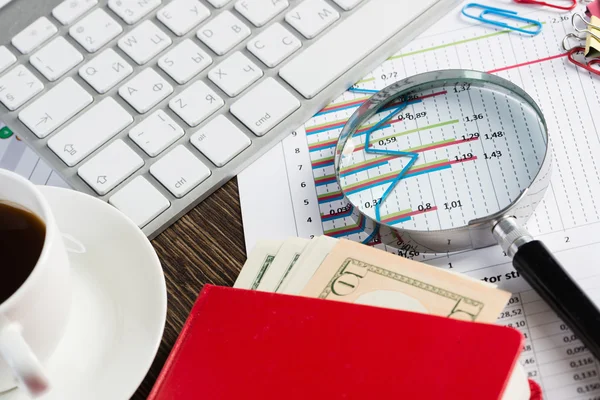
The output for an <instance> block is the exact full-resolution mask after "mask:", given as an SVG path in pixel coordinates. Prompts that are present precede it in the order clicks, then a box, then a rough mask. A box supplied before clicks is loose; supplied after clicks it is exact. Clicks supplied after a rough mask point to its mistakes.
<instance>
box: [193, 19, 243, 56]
mask: <svg viewBox="0 0 600 400" xmlns="http://www.w3.org/2000/svg"><path fill="white" fill-rule="evenodd" d="M196 36H198V39H200V40H202V41H203V42H204V44H206V45H207V46H208V47H210V48H211V50H212V51H214V52H215V53H217V54H218V55H220V56H222V55H223V54H225V53H227V52H228V51H229V50H231V49H233V48H234V47H235V45H237V44H238V43H240V42H241V41H242V40H244V39H246V38H247V37H248V36H250V28H248V26H246V25H245V24H244V23H243V22H242V21H240V19H239V18H237V17H236V16H234V15H233V14H232V13H231V12H229V11H223V12H222V13H221V14H219V15H217V16H216V17H215V18H214V19H212V20H211V21H209V22H208V23H207V24H206V25H204V26H203V27H201V28H200V30H199V31H198V32H197V33H196Z"/></svg>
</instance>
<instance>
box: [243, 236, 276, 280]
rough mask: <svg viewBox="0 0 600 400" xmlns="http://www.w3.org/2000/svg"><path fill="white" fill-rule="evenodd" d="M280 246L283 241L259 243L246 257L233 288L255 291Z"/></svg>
mask: <svg viewBox="0 0 600 400" xmlns="http://www.w3.org/2000/svg"><path fill="white" fill-rule="evenodd" d="M282 244H283V241H279V240H261V241H259V242H258V243H257V244H256V246H255V247H254V249H252V252H251V253H250V255H249V256H248V259H247V260H246V263H245V264H244V266H243V267H242V271H241V272H240V275H239V276H238V278H237V280H236V281H235V284H234V285H233V287H235V288H240V289H251V290H256V289H257V288H258V286H259V285H260V282H261V281H262V279H263V278H264V276H265V274H266V273H267V271H268V270H269V268H270V267H271V265H273V262H274V261H275V257H276V256H277V252H278V251H279V248H280V247H281V245H282Z"/></svg>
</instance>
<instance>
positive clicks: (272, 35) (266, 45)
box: [246, 23, 302, 68]
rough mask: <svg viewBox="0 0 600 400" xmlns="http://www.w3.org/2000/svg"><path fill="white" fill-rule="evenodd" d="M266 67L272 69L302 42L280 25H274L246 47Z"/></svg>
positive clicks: (300, 45)
mask: <svg viewBox="0 0 600 400" xmlns="http://www.w3.org/2000/svg"><path fill="white" fill-rule="evenodd" d="M246 47H247V48H248V50H250V52H251V53H252V54H254V55H255V56H256V57H257V58H258V59H259V60H260V61H262V62H263V63H264V64H265V65H266V66H267V67H270V68H273V67H275V66H277V65H279V64H280V63H281V62H282V61H283V60H285V59H286V58H288V57H289V56H290V55H292V54H293V53H294V52H295V51H296V50H298V49H299V48H300V47H302V42H300V40H298V38H297V37H296V36H294V35H292V34H291V33H290V32H289V31H288V30H287V29H285V28H284V27H283V26H281V24H279V23H274V24H273V25H271V26H269V27H268V28H267V29H265V30H264V31H263V32H261V33H260V34H259V35H258V36H256V37H254V38H253V39H251V40H250V41H249V42H248V44H247V45H246Z"/></svg>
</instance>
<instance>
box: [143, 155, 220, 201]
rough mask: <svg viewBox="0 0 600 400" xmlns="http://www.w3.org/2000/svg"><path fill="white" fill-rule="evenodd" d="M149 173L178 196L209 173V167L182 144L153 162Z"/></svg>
mask: <svg viewBox="0 0 600 400" xmlns="http://www.w3.org/2000/svg"><path fill="white" fill-rule="evenodd" d="M150 173H151V174H152V176H154V177H155V178H156V179H157V180H158V181H159V182H160V183H162V184H163V185H164V187H166V188H167V189H168V190H169V191H170V192H171V193H172V194H173V196H175V197H178V198H181V197H183V196H185V195H186V194H188V193H189V192H190V191H191V190H192V189H193V188H195V187H196V186H198V185H199V184H200V183H201V182H202V181H204V180H206V178H208V177H209V176H210V174H211V172H210V169H208V167H207V166H206V165H204V163H203V162H202V161H200V160H199V159H198V158H197V157H196V156H195V155H194V154H192V152H191V151H189V150H188V149H187V148H185V147H184V146H183V145H179V146H177V147H175V148H174V149H173V150H171V151H170V152H168V153H167V154H165V155H164V156H163V158H161V159H160V160H158V161H157V162H155V163H154V164H153V165H152V166H151V167H150Z"/></svg>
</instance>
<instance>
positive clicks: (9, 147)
mask: <svg viewBox="0 0 600 400" xmlns="http://www.w3.org/2000/svg"><path fill="white" fill-rule="evenodd" d="M0 168H3V169H7V170H9V171H13V172H16V173H18V174H19V175H21V176H23V177H25V178H27V179H29V180H30V181H31V182H33V183H35V184H36V185H49V186H59V187H65V188H69V185H68V184H67V183H66V182H65V181H64V180H63V179H62V178H61V177H60V176H59V175H58V174H57V173H56V172H54V171H53V170H52V168H50V167H49V166H48V164H46V163H45V162H44V161H43V160H41V159H40V157H38V155H37V154H36V153H35V152H34V151H33V150H31V149H30V148H29V146H27V145H26V144H25V143H24V142H22V141H21V140H19V138H18V137H17V136H16V135H15V134H14V133H13V132H12V131H11V130H10V129H9V128H8V127H6V125H4V124H3V123H2V122H0Z"/></svg>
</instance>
